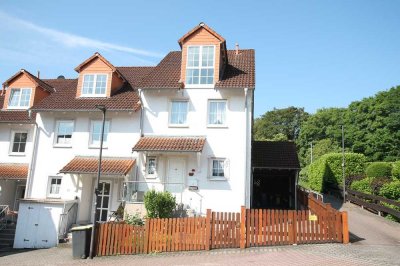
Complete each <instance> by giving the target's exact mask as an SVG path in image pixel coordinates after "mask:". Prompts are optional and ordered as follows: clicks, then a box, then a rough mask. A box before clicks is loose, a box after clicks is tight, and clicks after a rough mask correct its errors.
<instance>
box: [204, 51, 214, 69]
mask: <svg viewBox="0 0 400 266" xmlns="http://www.w3.org/2000/svg"><path fill="white" fill-rule="evenodd" d="M201 65H202V66H203V67H213V66H214V47H213V46H203V51H202V59H201Z"/></svg>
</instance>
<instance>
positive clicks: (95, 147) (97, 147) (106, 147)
mask: <svg viewBox="0 0 400 266" xmlns="http://www.w3.org/2000/svg"><path fill="white" fill-rule="evenodd" d="M88 148H89V149H98V150H99V149H100V146H89V147H88ZM107 149H108V146H103V150H107Z"/></svg>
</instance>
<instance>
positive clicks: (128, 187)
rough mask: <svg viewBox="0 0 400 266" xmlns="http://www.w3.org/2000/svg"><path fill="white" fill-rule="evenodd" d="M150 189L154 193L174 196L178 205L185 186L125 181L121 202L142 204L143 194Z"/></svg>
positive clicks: (181, 184) (180, 184) (182, 184)
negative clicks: (165, 192) (167, 193)
mask: <svg viewBox="0 0 400 266" xmlns="http://www.w3.org/2000/svg"><path fill="white" fill-rule="evenodd" d="M152 189H154V190H156V191H169V192H170V193H171V194H172V195H174V196H175V198H176V199H177V201H178V203H182V194H183V192H184V190H185V184H184V183H169V182H157V181H125V182H124V184H123V186H122V193H121V194H122V200H123V201H125V202H135V203H136V202H138V203H142V202H143V201H144V194H145V193H146V192H147V191H149V190H152Z"/></svg>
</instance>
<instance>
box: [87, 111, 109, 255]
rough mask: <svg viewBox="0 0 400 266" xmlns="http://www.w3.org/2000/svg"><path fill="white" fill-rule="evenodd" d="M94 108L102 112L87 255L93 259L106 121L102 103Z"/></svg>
mask: <svg viewBox="0 0 400 266" xmlns="http://www.w3.org/2000/svg"><path fill="white" fill-rule="evenodd" d="M96 109H99V110H100V111H101V112H102V114H103V123H102V125H101V135H100V151H99V164H98V168H97V178H96V188H95V190H94V201H93V206H92V210H93V213H92V220H93V227H92V235H91V237H90V254H89V257H90V258H91V259H93V256H94V237H95V233H96V206H97V196H98V195H99V184H100V175H101V159H102V156H103V139H104V125H105V123H106V111H107V109H106V107H105V106H104V105H96Z"/></svg>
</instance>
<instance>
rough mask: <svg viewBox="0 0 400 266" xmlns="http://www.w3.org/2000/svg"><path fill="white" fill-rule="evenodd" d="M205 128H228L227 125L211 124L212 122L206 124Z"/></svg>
mask: <svg viewBox="0 0 400 266" xmlns="http://www.w3.org/2000/svg"><path fill="white" fill-rule="evenodd" d="M207 128H228V126H227V125H213V124H208V125H207Z"/></svg>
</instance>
